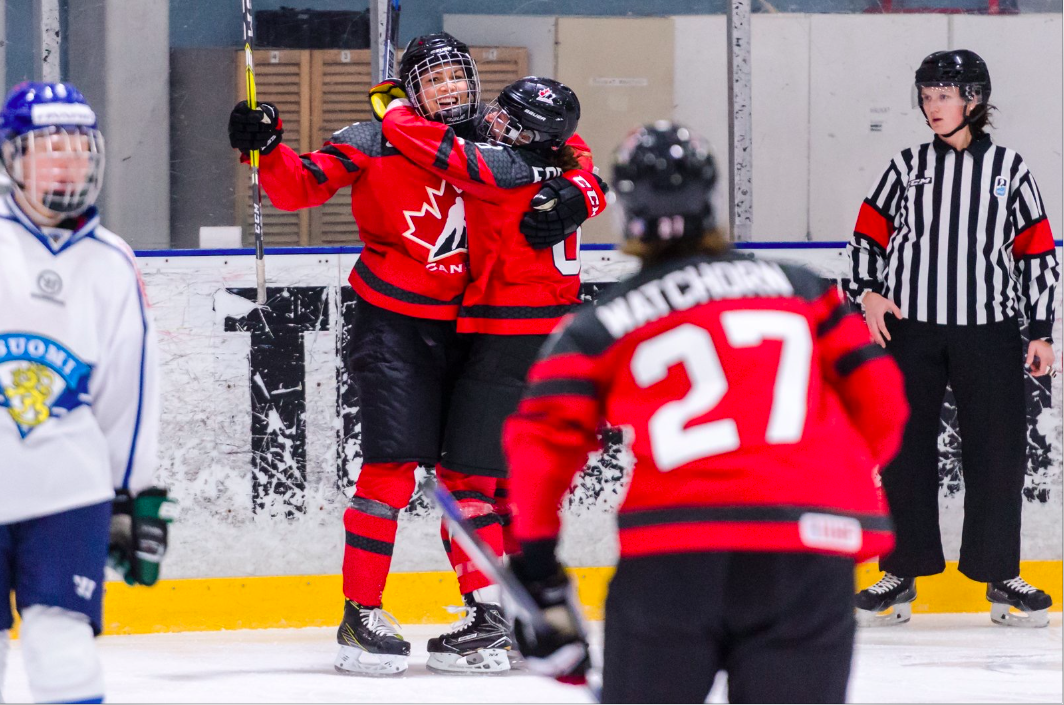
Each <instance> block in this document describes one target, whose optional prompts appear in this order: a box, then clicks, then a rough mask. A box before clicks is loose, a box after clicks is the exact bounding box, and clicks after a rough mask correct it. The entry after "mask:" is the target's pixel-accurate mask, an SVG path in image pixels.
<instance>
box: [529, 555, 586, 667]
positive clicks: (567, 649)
mask: <svg viewBox="0 0 1064 705" xmlns="http://www.w3.org/2000/svg"><path fill="white" fill-rule="evenodd" d="M510 568H511V569H512V570H513V573H514V576H516V577H517V579H518V580H519V581H520V582H521V584H522V585H524V586H525V589H526V590H528V592H529V594H530V595H531V596H532V599H533V600H535V601H536V604H537V605H539V606H540V608H541V609H542V610H543V619H544V621H545V622H546V623H547V625H548V627H547V628H546V629H540V630H537V629H535V628H534V627H533V626H532V625H531V624H529V623H528V621H527V620H526V619H525V618H523V617H520V616H515V618H514V638H515V639H516V641H517V646H518V648H519V649H520V650H521V655H522V656H524V657H525V662H526V663H527V664H528V668H529V670H531V671H532V672H533V673H538V674H539V675H541V676H550V677H551V678H554V679H555V680H557V681H559V682H561V683H568V684H570V685H583V684H584V683H586V682H587V672H588V669H590V668H591V656H590V654H589V651H588V645H587V630H586V629H585V628H584V620H583V618H582V617H581V616H580V607H579V606H578V605H577V603H576V596H575V594H574V593H573V586H572V585H571V584H570V583H569V576H567V575H566V574H565V571H564V570H563V569H562V567H561V566H560V565H557V564H555V569H554V573H553V574H551V575H550V576H549V577H547V578H543V579H535V578H530V577H529V576H528V572H527V566H526V563H525V561H524V558H523V556H521V555H520V554H519V555H516V556H514V557H513V558H512V559H511V561H510Z"/></svg>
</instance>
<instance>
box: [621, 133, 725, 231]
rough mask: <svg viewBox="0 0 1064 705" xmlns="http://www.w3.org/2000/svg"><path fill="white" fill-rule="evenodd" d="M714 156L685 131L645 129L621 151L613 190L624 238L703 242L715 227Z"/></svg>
mask: <svg viewBox="0 0 1064 705" xmlns="http://www.w3.org/2000/svg"><path fill="white" fill-rule="evenodd" d="M716 182H717V168H716V164H715V163H714V161H713V155H711V154H710V153H709V150H708V148H707V146H706V144H705V142H704V141H703V140H701V139H700V138H698V137H696V136H695V135H693V134H691V132H690V130H688V129H687V128H686V127H683V126H680V125H676V124H673V123H671V122H669V121H667V120H659V121H658V122H655V123H652V124H649V125H644V126H643V127H640V128H639V129H637V130H635V131H634V132H632V133H631V134H630V135H628V137H627V138H626V139H625V140H624V142H622V143H621V146H620V147H618V148H617V152H616V155H615V157H614V165H613V187H614V192H615V193H616V194H617V201H618V204H619V205H620V206H621V207H620V208H618V209H617V211H618V212H619V213H620V214H621V216H622V217H623V219H624V223H623V229H624V230H623V231H624V236H625V238H628V239H635V240H642V241H645V242H655V241H659V240H660V241H665V240H675V239H678V238H682V237H683V238H700V237H702V236H704V235H705V234H706V233H708V232H710V231H712V230H713V229H714V228H715V227H716V222H715V220H714V215H713V205H712V203H711V198H712V195H713V186H714V185H715V184H716Z"/></svg>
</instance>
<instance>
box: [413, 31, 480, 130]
mask: <svg viewBox="0 0 1064 705" xmlns="http://www.w3.org/2000/svg"><path fill="white" fill-rule="evenodd" d="M448 69H451V74H450V76H448V77H446V80H442V81H438V82H436V83H433V82H432V77H433V76H434V75H437V74H441V75H442V74H443V72H444V71H446V70H448ZM457 71H461V72H462V78H457V77H455V76H454V73H455V72H457ZM429 86H431V87H433V88H435V89H436V100H435V101H433V102H435V103H436V105H437V106H439V101H440V100H441V99H443V100H450V99H452V98H453V99H454V101H455V102H454V103H453V104H451V105H448V106H440V107H439V108H438V109H436V110H433V109H432V108H430V106H429V105H428V103H429V102H430V101H428V100H426V99H425V97H424V96H423V95H422V87H426V88H427V87H429ZM404 88H405V89H406V94H407V96H409V98H410V102H411V103H412V104H413V106H414V110H415V111H417V113H418V115H420V116H421V117H423V118H425V119H426V120H433V121H435V122H442V123H443V124H445V125H456V124H458V123H461V122H465V121H467V120H471V119H473V118H474V117H476V113H477V106H478V104H479V102H480V77H479V76H478V75H477V65H476V62H474V61H473V57H472V56H470V55H469V54H466V53H464V52H461V51H457V50H455V49H449V48H448V49H442V50H438V51H435V52H433V53H431V54H430V55H429V56H428V57H426V58H424V59H422V60H421V61H419V62H418V63H416V64H414V66H413V67H412V68H411V69H410V72H409V74H408V75H407V77H406V85H405V86H404Z"/></svg>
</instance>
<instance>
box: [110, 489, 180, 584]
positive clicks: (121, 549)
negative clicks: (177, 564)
mask: <svg viewBox="0 0 1064 705" xmlns="http://www.w3.org/2000/svg"><path fill="white" fill-rule="evenodd" d="M176 508H177V503H176V502H174V501H173V500H172V499H170V498H169V496H168V495H167V493H166V490H165V489H163V488H161V487H149V488H148V489H146V490H144V491H143V492H141V493H140V494H138V495H137V496H136V498H135V499H134V498H133V497H132V496H130V494H129V493H128V492H126V491H124V490H118V491H117V492H116V493H115V501H114V505H113V506H112V509H111V541H110V544H109V545H108V547H107V564H108V565H109V566H110V567H111V568H113V569H114V570H115V571H116V572H118V573H119V574H120V575H121V576H122V578H123V579H124V580H125V581H126V583H128V584H129V585H154V584H155V582H156V581H157V580H158V579H159V564H160V563H162V560H163V556H165V555H166V540H167V527H166V525H167V524H169V523H170V522H171V521H173V519H174V516H175V515H176V511H175V510H176Z"/></svg>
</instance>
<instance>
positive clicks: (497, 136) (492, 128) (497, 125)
mask: <svg viewBox="0 0 1064 705" xmlns="http://www.w3.org/2000/svg"><path fill="white" fill-rule="evenodd" d="M478 129H479V131H480V136H481V137H482V138H483V139H485V140H486V141H488V142H491V143H493V144H501V145H505V146H508V147H523V146H525V145H528V144H531V143H532V142H534V141H535V140H536V136H537V133H536V131H535V130H526V129H524V127H523V126H522V125H521V123H520V122H519V121H517V120H516V119H514V118H513V117H511V115H510V113H508V112H507V111H506V108H504V107H502V106H501V105H499V101H498V100H493V101H491V102H490V103H488V107H487V108H485V109H484V119H483V121H482V122H481V123H480V125H479V126H478ZM521 135H526V137H525V138H524V139H521Z"/></svg>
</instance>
